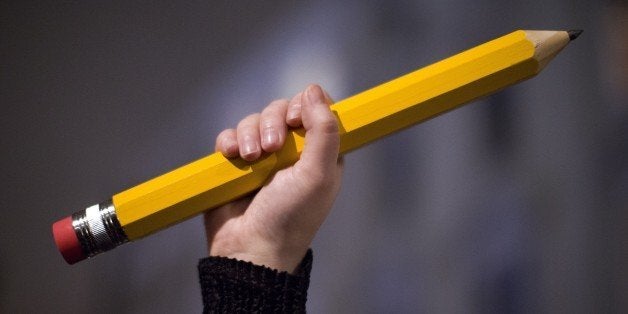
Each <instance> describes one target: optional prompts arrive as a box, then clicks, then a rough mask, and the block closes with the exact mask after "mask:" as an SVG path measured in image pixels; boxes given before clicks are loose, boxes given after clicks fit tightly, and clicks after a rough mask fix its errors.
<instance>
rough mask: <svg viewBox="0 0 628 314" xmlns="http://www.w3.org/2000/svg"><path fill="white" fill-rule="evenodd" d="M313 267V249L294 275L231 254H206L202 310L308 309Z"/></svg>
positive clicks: (201, 263)
mask: <svg viewBox="0 0 628 314" xmlns="http://www.w3.org/2000/svg"><path fill="white" fill-rule="evenodd" d="M311 270H312V251H311V250H308V252H307V254H306V255H305V257H304V258H303V260H302V261H301V264H300V265H299V267H298V269H297V271H296V272H295V274H294V275H291V274H288V273H287V272H280V271H277V270H274V269H271V268H268V267H264V266H258V265H255V264H253V263H250V262H243V261H240V260H236V259H232V258H226V257H211V256H210V257H207V258H203V259H201V260H200V261H199V263H198V271H199V277H200V281H201V292H202V294H203V305H204V310H203V313H252V312H255V313H305V302H306V301H307V289H308V286H309V285H310V271H311Z"/></svg>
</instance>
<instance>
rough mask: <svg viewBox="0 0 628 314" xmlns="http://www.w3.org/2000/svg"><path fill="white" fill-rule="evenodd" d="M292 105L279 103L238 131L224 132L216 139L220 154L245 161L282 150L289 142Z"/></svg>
mask: <svg viewBox="0 0 628 314" xmlns="http://www.w3.org/2000/svg"><path fill="white" fill-rule="evenodd" d="M288 103H289V102H288V101H287V100H285V99H282V100H275V101H273V102H271V103H270V104H269V105H268V106H267V107H266V108H265V109H264V110H263V111H262V113H261V114H258V113H256V114H252V115H249V116H247V117H246V118H244V119H242V120H241V121H240V123H238V126H237V128H236V129H227V130H224V131H222V132H220V134H218V137H216V145H215V149H216V151H217V152H221V153H222V154H223V155H224V156H225V157H227V158H233V157H238V156H240V157H241V158H242V159H244V160H247V161H254V160H256V159H258V158H259V157H260V156H261V155H262V153H263V152H269V153H272V152H275V151H277V150H279V149H280V148H281V147H282V146H283V144H284V142H285V140H286V133H287V129H288V126H287V125H286V112H287V110H288ZM299 119H300V114H299ZM299 123H300V122H299Z"/></svg>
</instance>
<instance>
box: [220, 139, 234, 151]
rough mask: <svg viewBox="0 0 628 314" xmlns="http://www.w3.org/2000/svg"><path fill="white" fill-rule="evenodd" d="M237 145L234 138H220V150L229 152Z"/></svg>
mask: <svg viewBox="0 0 628 314" xmlns="http://www.w3.org/2000/svg"><path fill="white" fill-rule="evenodd" d="M236 146H238V142H236V141H234V140H229V139H224V140H222V151H223V152H225V153H227V154H230V153H232V152H233V151H234V150H235V147H236Z"/></svg>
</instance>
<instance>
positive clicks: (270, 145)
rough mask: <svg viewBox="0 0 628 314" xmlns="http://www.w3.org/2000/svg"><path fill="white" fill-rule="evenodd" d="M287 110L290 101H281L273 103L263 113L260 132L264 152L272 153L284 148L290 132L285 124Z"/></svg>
mask: <svg viewBox="0 0 628 314" xmlns="http://www.w3.org/2000/svg"><path fill="white" fill-rule="evenodd" d="M287 110H288V101H287V100H285V99H281V100H275V101H273V102H272V103H270V105H268V107H266V108H265V109H264V110H263V111H262V114H261V116H260V123H259V132H260V135H261V145H262V149H263V150H264V151H266V152H269V153H272V152H274V151H277V150H279V149H280V148H281V147H282V146H283V143H284V141H285V139H286V132H287V131H288V130H287V129H288V128H287V126H286V122H285V117H286V111H287Z"/></svg>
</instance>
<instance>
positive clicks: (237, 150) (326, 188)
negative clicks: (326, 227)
mask: <svg viewBox="0 0 628 314" xmlns="http://www.w3.org/2000/svg"><path fill="white" fill-rule="evenodd" d="M331 103H332V101H331V99H330V98H329V96H328V95H327V93H326V92H325V91H324V90H323V89H322V88H321V87H320V86H318V85H310V86H308V87H307V88H306V89H305V90H304V91H303V92H301V93H298V94H297V95H296V96H294V97H293V98H292V99H290V100H286V99H281V100H276V101H273V102H271V103H270V104H269V105H268V106H267V107H266V108H264V110H262V112H261V113H258V114H252V115H249V116H247V117H246V118H244V119H242V120H241V121H240V123H238V125H237V127H236V128H235V129H226V130H224V131H222V132H221V133H220V134H219V135H218V137H217V138H216V151H218V152H221V153H222V154H223V155H224V156H226V157H228V158H237V157H241V158H242V159H244V160H247V161H255V160H257V159H258V158H260V157H261V156H263V155H264V154H268V153H272V152H275V151H277V150H279V149H281V147H282V146H283V145H284V142H285V138H286V134H287V131H288V129H289V128H299V127H303V128H304V129H305V130H306V133H305V146H304V148H303V152H302V154H301V157H300V159H299V160H298V161H297V162H296V163H295V164H294V165H293V166H291V167H288V168H285V169H283V170H280V171H278V172H277V173H276V174H275V175H274V176H273V177H272V178H270V179H269V180H268V181H267V182H266V184H265V185H264V186H263V187H262V188H261V189H260V190H258V191H257V192H255V193H254V194H251V195H249V196H247V197H244V198H242V199H239V200H236V201H234V202H231V203H229V204H226V205H223V206H221V207H219V208H216V209H214V210H211V211H208V212H207V213H206V214H205V229H206V232H207V247H208V250H209V255H211V256H223V257H230V258H235V259H238V260H243V261H248V262H252V263H253V264H257V265H264V266H267V267H270V268H273V269H277V270H280V271H287V272H289V273H294V272H295V270H296V269H297V267H298V265H299V263H300V262H301V260H302V259H303V257H304V256H305V253H306V252H307V250H308V248H309V247H310V245H311V243H312V240H313V238H314V235H315V234H316V232H317V231H318V229H319V227H320V226H321V224H322V223H323V221H324V220H325V218H326V217H327V215H328V214H329V211H330V210H331V207H332V204H333V202H334V200H335V198H336V196H337V194H338V191H339V189H340V181H341V177H342V160H341V158H339V155H338V150H339V146H340V139H339V137H338V122H337V120H336V118H335V116H334V115H333V114H332V112H331V110H330V109H329V106H330V105H331Z"/></svg>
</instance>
